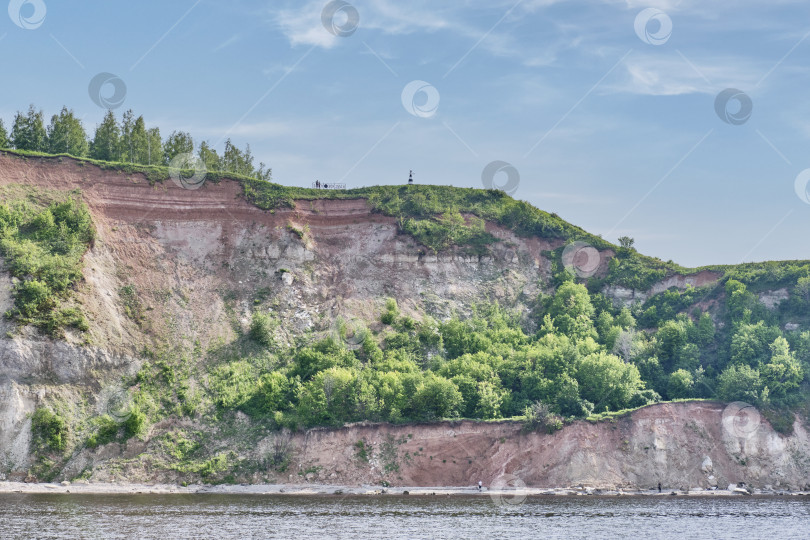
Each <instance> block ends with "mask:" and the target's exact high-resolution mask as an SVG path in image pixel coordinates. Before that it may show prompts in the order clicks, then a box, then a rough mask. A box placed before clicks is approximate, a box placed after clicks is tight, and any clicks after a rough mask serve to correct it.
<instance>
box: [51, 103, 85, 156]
mask: <svg viewBox="0 0 810 540" xmlns="http://www.w3.org/2000/svg"><path fill="white" fill-rule="evenodd" d="M88 149H89V148H88V143H87V132H86V131H85V130H84V126H82V122H81V120H79V119H78V118H76V115H75V114H74V113H73V111H72V110H69V109H68V108H67V107H62V110H61V111H60V112H59V114H58V115H54V116H53V117H51V123H50V125H49V126H48V152H50V153H51V154H70V155H72V156H77V157H84V156H86V155H87V152H88Z"/></svg>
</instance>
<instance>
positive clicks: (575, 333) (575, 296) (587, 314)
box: [548, 281, 597, 339]
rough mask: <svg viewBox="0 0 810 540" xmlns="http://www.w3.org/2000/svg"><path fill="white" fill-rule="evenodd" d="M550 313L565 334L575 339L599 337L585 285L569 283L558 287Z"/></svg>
mask: <svg viewBox="0 0 810 540" xmlns="http://www.w3.org/2000/svg"><path fill="white" fill-rule="evenodd" d="M548 312H549V314H550V315H551V317H552V319H553V320H554V326H555V327H556V328H558V329H559V330H560V331H561V332H562V333H563V334H565V335H567V336H570V337H572V338H575V339H584V338H586V337H592V338H594V339H595V338H596V337H597V334H596V331H595V330H594V327H593V320H592V318H593V315H594V307H593V305H592V304H591V297H590V296H589V295H588V289H586V288H585V286H584V285H580V284H578V283H574V282H573V281H568V282H566V283H563V284H562V285H560V286H559V287H557V291H556V293H555V294H554V299H553V300H552V301H551V306H550V307H549V310H548Z"/></svg>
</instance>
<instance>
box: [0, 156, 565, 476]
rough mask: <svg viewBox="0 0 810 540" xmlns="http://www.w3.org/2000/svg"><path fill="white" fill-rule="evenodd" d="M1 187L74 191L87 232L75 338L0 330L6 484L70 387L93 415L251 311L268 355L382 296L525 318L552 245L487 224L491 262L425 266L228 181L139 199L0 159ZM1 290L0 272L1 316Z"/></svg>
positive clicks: (325, 210) (0, 302)
mask: <svg viewBox="0 0 810 540" xmlns="http://www.w3.org/2000/svg"><path fill="white" fill-rule="evenodd" d="M0 186H5V187H6V188H8V189H13V190H17V191H18V192H24V191H25V190H26V189H30V188H32V187H33V188H37V189H39V190H58V191H62V192H64V191H72V190H80V193H81V197H82V198H83V200H84V201H85V202H86V203H87V205H88V206H89V208H90V210H91V212H92V215H93V219H94V223H95V225H96V228H97V240H96V242H95V244H94V246H93V247H92V249H91V250H90V251H89V252H88V253H87V254H86V256H85V258H84V276H85V280H84V282H83V283H82V285H81V286H80V288H79V291H78V295H77V296H78V302H79V303H80V304H81V307H82V309H83V311H84V312H85V313H86V315H87V317H88V319H89V322H90V330H89V332H87V333H86V334H79V333H70V332H69V333H68V335H67V336H66V339H65V340H64V341H53V340H50V339H47V338H43V337H42V336H39V335H37V333H36V332H35V331H33V330H30V329H22V330H20V329H14V328H13V325H11V324H10V323H9V322H8V321H6V320H0V331H1V332H0V417H2V418H3V433H2V434H0V456H2V455H3V454H8V455H13V456H15V457H14V458H13V459H12V458H9V459H8V460H7V462H8V463H7V466H6V470H23V469H25V468H26V466H27V465H28V462H27V460H26V459H23V457H24V456H26V455H27V450H26V445H27V444H28V438H29V433H28V432H29V431H30V421H29V420H28V418H29V416H30V413H31V412H32V411H33V409H34V408H35V407H36V406H37V404H38V403H41V402H43V400H45V399H46V398H47V397H48V396H54V395H56V394H59V393H60V392H63V391H64V390H65V389H66V388H70V389H71V395H72V396H73V398H75V399H79V400H83V401H85V402H87V403H88V404H89V406H92V404H93V402H94V401H95V400H96V399H97V396H96V394H97V393H98V390H99V388H101V387H103V386H105V385H107V384H111V383H113V382H114V381H115V380H116V379H117V378H118V377H120V375H122V374H124V373H128V374H132V373H135V372H136V371H137V370H138V369H139V367H140V365H141V363H142V361H143V358H144V355H143V351H144V350H145V349H149V350H152V351H155V350H160V349H161V348H184V349H185V350H188V351H193V350H201V351H205V350H208V349H209V348H210V347H216V346H219V345H221V344H223V343H228V342H230V341H232V340H233V339H235V337H236V336H237V331H238V330H239V329H240V328H241V329H246V328H247V325H248V324H249V318H250V314H251V313H252V312H253V311H254V310H256V309H261V310H266V311H269V312H271V313H272V314H273V315H274V316H275V317H276V318H277V319H278V320H280V321H282V324H281V325H280V326H279V328H278V331H277V334H278V335H277V336H276V337H277V339H278V340H279V341H281V342H285V341H286V342H291V341H292V340H293V339H294V338H295V337H296V336H300V335H302V334H305V333H311V334H312V335H313V337H317V336H318V335H324V336H325V335H326V334H328V333H330V332H333V331H334V329H335V325H336V321H337V319H338V317H342V318H344V319H346V320H349V321H351V320H352V319H359V320H363V321H376V320H378V318H379V314H380V312H381V311H382V307H383V304H384V300H385V298H386V297H393V298H396V299H397V301H398V302H399V304H400V307H401V309H402V310H403V312H405V313H414V314H417V313H419V314H429V315H432V316H434V317H436V318H446V317H449V316H450V315H452V314H454V313H458V314H460V315H464V314H467V313H469V312H470V310H471V308H472V306H473V305H474V304H475V303H476V302H483V301H486V302H492V301H497V302H499V303H500V304H501V305H503V306H506V307H510V308H514V309H517V310H519V311H523V312H524V313H528V311H529V309H530V306H531V305H532V302H533V301H534V300H535V299H536V297H537V295H538V293H539V292H540V290H541V289H542V288H543V287H544V286H545V284H546V283H547V282H548V278H549V271H550V265H549V262H548V260H547V259H546V258H545V257H543V255H542V251H544V250H548V249H553V248H555V247H557V246H558V245H559V242H556V243H555V242H550V241H546V240H543V239H538V238H530V239H526V238H519V237H517V236H515V235H514V234H513V233H511V232H510V231H508V230H505V229H502V228H499V227H497V226H493V225H489V226H488V227H489V230H490V232H491V233H492V234H494V235H495V236H497V237H498V238H499V239H500V240H501V241H500V242H498V243H496V244H494V245H493V246H492V249H491V254H490V255H489V256H486V257H478V256H468V255H464V254H462V253H453V252H451V253H445V254H439V255H436V254H432V253H428V252H427V250H425V248H423V247H421V246H419V245H417V244H416V243H415V242H414V241H413V239H412V238H411V237H409V236H407V235H402V234H398V231H397V226H396V223H395V221H394V220H393V219H392V218H389V217H386V216H382V215H380V214H375V213H372V212H371V209H370V208H369V206H368V204H367V202H366V201H365V200H364V199H357V200H332V201H329V200H319V201H299V202H297V203H296V207H295V208H294V209H279V210H276V211H274V212H266V211H263V210H260V209H258V208H256V207H255V206H253V205H251V204H249V203H247V202H246V201H245V200H244V199H243V198H242V195H241V186H240V185H239V184H238V183H236V182H232V181H222V182H220V183H218V184H214V183H207V184H206V185H204V186H203V187H202V188H201V189H198V190H188V189H183V188H182V187H180V186H178V185H175V184H174V183H173V182H171V181H167V182H164V183H161V184H157V185H154V186H151V185H149V183H148V181H147V180H146V179H145V178H144V177H143V176H142V175H140V174H132V175H129V174H125V173H120V172H115V171H105V170H101V169H99V168H97V167H95V166H92V165H87V164H81V163H78V162H75V161H73V160H70V159H63V160H60V159H39V158H27V159H22V158H19V157H15V156H11V155H0ZM11 285H12V283H11V280H10V279H9V277H8V274H7V273H5V272H2V271H0V309H2V310H3V311H5V310H6V309H8V308H9V307H10V306H11V302H12V300H11V295H10V288H11ZM125 290H129V291H134V297H128V296H125V294H124V291H125ZM71 399H72V398H71Z"/></svg>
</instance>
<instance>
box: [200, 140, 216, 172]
mask: <svg viewBox="0 0 810 540" xmlns="http://www.w3.org/2000/svg"><path fill="white" fill-rule="evenodd" d="M197 155H198V156H199V158H200V159H201V160H202V162H203V163H204V164H205V168H206V169H207V170H209V171H218V170H220V166H219V154H217V151H216V150H214V149H213V148H211V147H210V146H209V145H208V141H203V142H201V143H200V150H199V152H198V153H197Z"/></svg>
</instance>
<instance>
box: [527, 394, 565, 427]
mask: <svg viewBox="0 0 810 540" xmlns="http://www.w3.org/2000/svg"><path fill="white" fill-rule="evenodd" d="M523 414H524V416H525V418H526V419H525V420H524V421H523V428H524V429H525V430H526V431H537V430H541V429H542V430H544V431H545V432H546V433H548V434H549V435H550V434H552V433H554V432H555V431H559V430H561V429H562V428H563V419H562V417H561V416H560V415H558V414H554V413H553V412H551V409H550V408H549V406H548V404H546V403H543V402H541V401H536V402H534V403H533V404H532V405H530V406H528V407H526V410H525V412H524V413H523Z"/></svg>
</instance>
